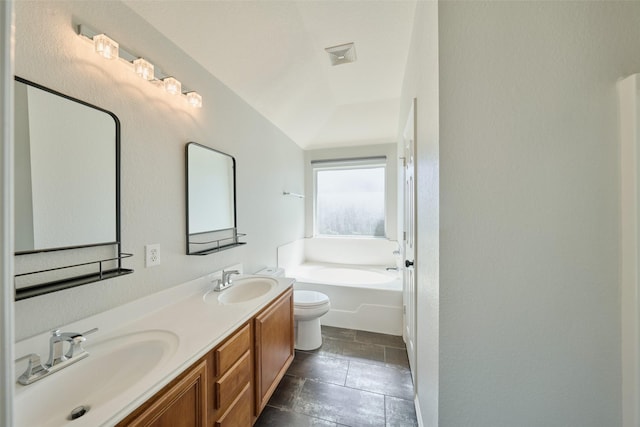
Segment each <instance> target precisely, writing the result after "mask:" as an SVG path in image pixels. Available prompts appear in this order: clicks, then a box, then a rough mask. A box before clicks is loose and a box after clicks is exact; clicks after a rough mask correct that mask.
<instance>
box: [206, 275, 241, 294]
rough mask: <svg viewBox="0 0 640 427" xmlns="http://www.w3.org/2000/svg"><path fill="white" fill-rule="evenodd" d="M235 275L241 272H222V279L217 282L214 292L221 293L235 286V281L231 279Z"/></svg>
mask: <svg viewBox="0 0 640 427" xmlns="http://www.w3.org/2000/svg"><path fill="white" fill-rule="evenodd" d="M233 274H240V272H239V271H238V270H228V271H225V270H222V279H216V280H215V286H214V287H213V290H214V291H216V292H220V291H224V290H225V289H227V288H228V287H230V286H231V285H233V280H232V279H231V275H233Z"/></svg>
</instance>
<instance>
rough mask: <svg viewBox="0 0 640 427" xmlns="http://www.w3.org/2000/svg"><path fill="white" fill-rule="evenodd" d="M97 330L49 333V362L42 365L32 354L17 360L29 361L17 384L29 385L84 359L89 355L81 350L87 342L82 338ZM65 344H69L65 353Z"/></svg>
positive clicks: (38, 357)
mask: <svg viewBox="0 0 640 427" xmlns="http://www.w3.org/2000/svg"><path fill="white" fill-rule="evenodd" d="M97 330H98V328H93V329H91V330H89V331H86V332H83V333H78V332H60V330H59V329H56V330H55V331H53V332H52V333H51V337H50V338H49V360H48V361H47V363H45V364H44V365H43V364H42V363H41V362H40V356H39V355H37V354H33V353H32V354H29V355H27V356H24V357H21V358H20V359H18V360H17V361H20V360H23V359H27V358H28V359H29V365H28V366H27V370H26V371H24V373H23V374H22V375H20V378H18V382H19V383H20V384H23V385H29V384H31V383H33V382H35V381H38V380H40V379H42V378H44V377H47V376H49V375H51V374H53V373H54V372H57V371H59V370H60V369H64V368H66V367H67V366H69V365H72V364H74V363H76V362H77V361H79V360H82V359H84V358H85V357H87V356H88V355H89V353H87V351H86V350H85V349H84V348H82V343H83V342H85V341H86V340H87V339H86V338H85V337H84V336H85V335H89V334H92V333H94V332H96V331H97ZM65 342H66V343H69V349H68V350H67V352H66V353H65V352H64V343H65Z"/></svg>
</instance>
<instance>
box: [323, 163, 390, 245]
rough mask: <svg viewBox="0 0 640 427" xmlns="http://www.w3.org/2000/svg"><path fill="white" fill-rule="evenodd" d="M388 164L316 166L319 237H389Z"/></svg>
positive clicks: (332, 164) (331, 164)
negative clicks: (386, 220)
mask: <svg viewBox="0 0 640 427" xmlns="http://www.w3.org/2000/svg"><path fill="white" fill-rule="evenodd" d="M384 162H385V159H384V158H382V160H381V159H380V158H376V159H367V160H360V161H358V162H353V161H345V162H339V161H333V162H331V163H330V164H329V163H327V164H323V163H324V162H317V164H315V165H314V176H315V200H314V201H315V215H314V226H315V235H316V236H367V237H384V236H385V163H384Z"/></svg>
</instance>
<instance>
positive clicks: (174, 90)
mask: <svg viewBox="0 0 640 427" xmlns="http://www.w3.org/2000/svg"><path fill="white" fill-rule="evenodd" d="M163 81H164V90H166V91H167V92H169V93H170V94H172V95H177V94H179V93H182V83H180V81H178V80H176V79H174V78H173V77H167V78H166V79H163Z"/></svg>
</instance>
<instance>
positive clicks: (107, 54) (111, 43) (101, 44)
mask: <svg viewBox="0 0 640 427" xmlns="http://www.w3.org/2000/svg"><path fill="white" fill-rule="evenodd" d="M93 45H94V47H95V50H96V53H97V54H98V55H100V56H102V57H103V58H107V59H115V58H117V57H118V50H119V47H120V45H119V44H118V42H116V41H115V40H111V39H110V38H109V37H107V36H105V35H104V34H98V35H97V36H93Z"/></svg>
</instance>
